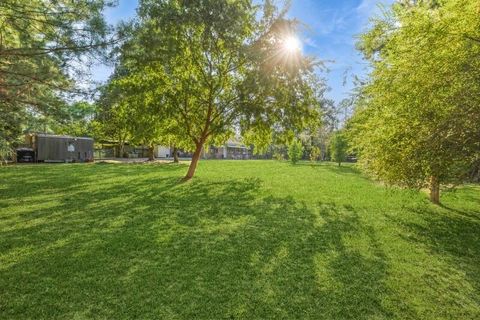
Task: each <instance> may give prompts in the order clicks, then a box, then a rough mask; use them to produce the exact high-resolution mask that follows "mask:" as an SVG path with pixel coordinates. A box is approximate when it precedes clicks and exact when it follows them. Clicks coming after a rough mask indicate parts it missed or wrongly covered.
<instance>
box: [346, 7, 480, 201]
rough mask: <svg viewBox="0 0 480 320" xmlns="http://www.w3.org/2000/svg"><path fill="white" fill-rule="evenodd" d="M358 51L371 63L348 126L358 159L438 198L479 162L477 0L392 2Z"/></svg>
mask: <svg viewBox="0 0 480 320" xmlns="http://www.w3.org/2000/svg"><path fill="white" fill-rule="evenodd" d="M358 48H359V49H360V50H361V51H362V53H363V54H364V56H365V58H366V59H368V60H369V61H370V63H371V65H372V71H371V73H370V75H369V79H368V81H367V82H366V84H365V85H363V87H362V88H361V91H360V95H359V98H358V99H357V105H356V111H355V114H354V116H353V118H352V120H351V121H350V122H349V123H348V125H347V128H348V133H349V140H351V141H352V142H353V145H354V146H355V148H356V150H357V152H358V153H359V158H360V163H361V164H362V165H363V167H364V168H366V169H367V171H368V172H370V173H371V174H373V175H374V176H376V177H378V178H380V179H382V180H383V181H386V182H387V183H391V184H396V185H400V186H406V187H415V188H427V187H428V188H429V190H430V200H431V201H432V202H433V203H439V202H440V186H441V185H446V184H449V185H451V184H455V183H461V182H464V181H465V180H466V177H467V173H468V171H469V170H468V169H469V168H470V167H472V166H473V165H474V164H475V163H476V162H478V161H479V159H480V125H479V123H480V59H478V57H479V56H480V7H479V4H478V1H475V0H445V1H434V2H433V1H419V2H405V1H404V2H398V3H395V4H394V5H392V7H391V8H390V9H389V10H387V11H386V13H385V14H384V16H383V18H378V19H377V20H374V21H373V24H372V26H371V28H370V30H368V31H367V32H365V33H364V34H362V35H361V37H360V41H359V43H358Z"/></svg>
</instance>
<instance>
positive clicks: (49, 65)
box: [0, 0, 114, 144]
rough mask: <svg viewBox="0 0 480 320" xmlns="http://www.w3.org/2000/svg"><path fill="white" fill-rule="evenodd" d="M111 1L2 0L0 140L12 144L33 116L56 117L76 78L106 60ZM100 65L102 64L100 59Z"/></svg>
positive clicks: (73, 88) (0, 26) (0, 20)
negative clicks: (103, 55) (106, 15)
mask: <svg viewBox="0 0 480 320" xmlns="http://www.w3.org/2000/svg"><path fill="white" fill-rule="evenodd" d="M113 5H114V1H111V0H89V1H71V0H29V1H24V0H2V1H0V139H2V140H3V141H4V142H5V141H6V142H7V143H8V144H11V143H12V142H13V141H14V140H15V139H16V138H17V137H18V135H19V134H20V132H21V127H22V121H23V120H24V119H25V115H26V114H27V112H30V113H32V112H33V113H37V114H41V115H53V114H55V113H56V112H57V111H58V109H59V108H60V107H62V105H64V102H63V101H64V100H65V97H66V94H68V93H80V90H78V88H75V86H74V81H73V79H72V77H73V76H74V75H75V76H78V75H80V74H82V73H84V72H85V71H86V70H87V68H86V63H87V62H89V61H93V60H94V59H92V57H97V58H98V57H100V56H101V55H100V54H101V53H103V52H105V49H106V48H107V46H108V44H109V43H110V42H111V41H112V40H111V39H109V34H110V32H109V31H110V30H109V27H108V26H107V24H106V23H105V21H104V19H103V15H102V11H103V10H104V8H105V7H108V6H113ZM97 61H98V60H97Z"/></svg>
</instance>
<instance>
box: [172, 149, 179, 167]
mask: <svg viewBox="0 0 480 320" xmlns="http://www.w3.org/2000/svg"><path fill="white" fill-rule="evenodd" d="M172 153H173V163H178V150H177V147H176V146H173V151H172Z"/></svg>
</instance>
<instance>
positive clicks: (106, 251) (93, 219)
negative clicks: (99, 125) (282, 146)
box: [0, 161, 480, 319]
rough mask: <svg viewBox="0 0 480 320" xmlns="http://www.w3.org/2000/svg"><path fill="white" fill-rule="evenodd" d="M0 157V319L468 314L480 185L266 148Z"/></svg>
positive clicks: (478, 245) (477, 263)
mask: <svg viewBox="0 0 480 320" xmlns="http://www.w3.org/2000/svg"><path fill="white" fill-rule="evenodd" d="M185 171H186V166H185V165H172V164H162V165H160V164H157V165H152V164H148V165H146V164H123V165H122V164H117V165H115V164H69V165H34V166H12V167H3V168H0V319H9V318H16V319H28V318H32V319H40V318H48V319H51V318H63V319H84V318H88V319H91V318H109V319H123V318H130V319H131V318H142V319H146V318H157V319H196V318H199V319H267V318H275V319H294V318H298V319H479V318H480V188H479V187H478V186H466V187H463V188H461V189H460V190H458V191H456V192H449V193H444V194H443V199H442V200H443V206H442V207H436V206H433V205H431V204H429V202H428V201H427V197H426V195H425V194H423V193H419V192H411V191H410V192H409V191H404V190H398V189H391V188H390V189H389V188H385V187H383V186H381V185H378V184H375V183H373V182H371V181H370V180H368V179H366V178H365V177H363V176H362V175H360V174H359V173H358V172H357V171H356V170H355V169H354V168H353V167H351V166H348V167H340V168H339V167H337V166H334V165H328V164H323V165H316V166H311V165H309V164H307V163H303V164H299V165H296V166H293V165H291V164H289V163H286V162H273V161H201V162H200V164H199V168H198V171H197V176H196V178H195V179H194V180H193V181H191V182H188V183H184V184H179V183H178V180H179V178H181V177H182V175H183V174H184V173H185Z"/></svg>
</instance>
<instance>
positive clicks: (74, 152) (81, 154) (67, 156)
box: [31, 133, 93, 162]
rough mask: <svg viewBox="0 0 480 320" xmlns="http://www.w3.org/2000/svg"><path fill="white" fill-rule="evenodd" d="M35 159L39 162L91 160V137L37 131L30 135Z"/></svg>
mask: <svg viewBox="0 0 480 320" xmlns="http://www.w3.org/2000/svg"><path fill="white" fill-rule="evenodd" d="M31 144H32V148H33V150H34V151H35V160H36V161H40V162H88V161H93V139H92V138H87V137H72V136H61V135H53V134H43V133H37V134H33V135H32V136H31Z"/></svg>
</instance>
